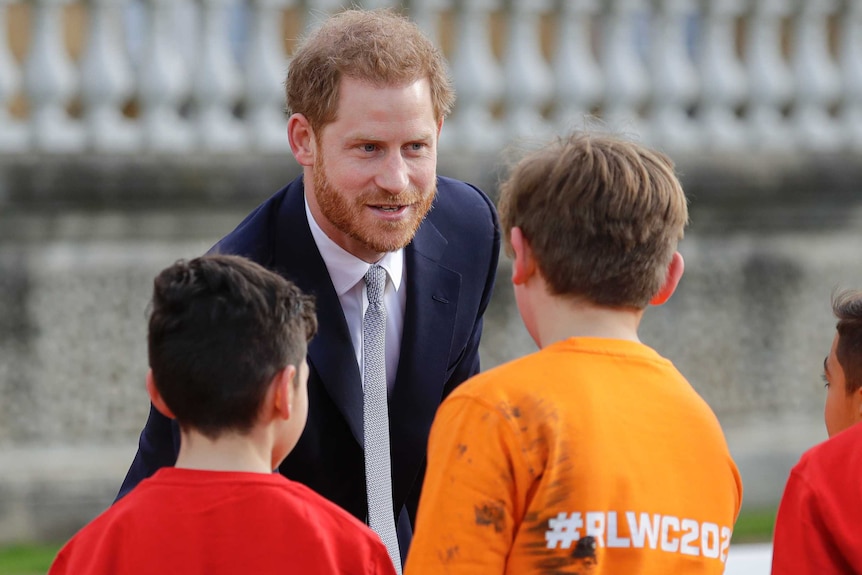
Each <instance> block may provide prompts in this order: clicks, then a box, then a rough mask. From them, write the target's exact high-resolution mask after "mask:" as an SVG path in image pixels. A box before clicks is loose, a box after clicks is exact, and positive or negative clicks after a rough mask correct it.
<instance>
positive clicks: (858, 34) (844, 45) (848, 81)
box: [841, 0, 862, 152]
mask: <svg viewBox="0 0 862 575" xmlns="http://www.w3.org/2000/svg"><path fill="white" fill-rule="evenodd" d="M841 76H842V80H843V83H844V99H843V102H842V104H841V124H842V125H843V126H844V132H845V135H844V138H845V141H846V142H847V143H848V145H849V146H850V149H852V150H854V151H857V152H862V0H847V7H846V11H845V13H844V19H843V21H842V23H841Z"/></svg>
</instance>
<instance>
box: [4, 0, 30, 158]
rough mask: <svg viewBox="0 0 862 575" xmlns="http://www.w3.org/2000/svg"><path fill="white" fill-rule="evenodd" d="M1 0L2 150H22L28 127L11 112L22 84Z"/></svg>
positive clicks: (24, 147) (25, 144)
mask: <svg viewBox="0 0 862 575" xmlns="http://www.w3.org/2000/svg"><path fill="white" fill-rule="evenodd" d="M10 2H12V0H0V152H21V151H24V150H25V149H26V148H27V127H26V125H25V124H24V123H23V122H20V121H17V120H15V119H14V118H13V117H12V115H11V114H10V113H9V107H8V105H9V102H10V101H11V100H12V98H14V97H15V94H17V92H18V89H19V87H20V84H21V74H20V72H19V70H18V64H17V63H16V62H15V59H14V58H13V57H12V54H10V52H9V42H8V40H7V38H6V5H7V4H9V3H10Z"/></svg>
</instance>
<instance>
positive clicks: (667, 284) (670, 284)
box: [649, 252, 685, 305]
mask: <svg viewBox="0 0 862 575" xmlns="http://www.w3.org/2000/svg"><path fill="white" fill-rule="evenodd" d="M683 271H685V261H684V260H683V259H682V254H680V253H679V252H673V257H672V258H671V260H670V263H669V264H668V266H667V273H666V274H665V278H664V283H663V284H662V286H661V289H660V290H658V293H657V294H655V295H654V296H653V298H652V299H651V300H650V302H649V303H650V305H661V304H663V303H665V302H666V301H667V300H669V299H670V296H672V295H673V292H674V291H676V286H678V285H679V280H680V279H681V278H682V273H683Z"/></svg>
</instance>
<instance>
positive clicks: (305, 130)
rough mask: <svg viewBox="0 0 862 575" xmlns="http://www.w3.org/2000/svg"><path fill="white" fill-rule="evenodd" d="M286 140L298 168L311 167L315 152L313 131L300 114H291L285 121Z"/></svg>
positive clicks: (315, 145) (306, 119)
mask: <svg viewBox="0 0 862 575" xmlns="http://www.w3.org/2000/svg"><path fill="white" fill-rule="evenodd" d="M287 139H288V141H289V142H290V150H291V151H292V152H293V157H294V158H296V161H297V162H299V165H300V166H313V165H314V154H315V152H316V150H317V144H316V140H315V135H314V130H312V129H311V124H310V123H309V122H308V118H306V117H305V116H304V115H302V114H293V115H292V116H291V117H290V118H288V120H287Z"/></svg>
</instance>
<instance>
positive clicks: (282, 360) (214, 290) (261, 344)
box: [148, 255, 317, 439]
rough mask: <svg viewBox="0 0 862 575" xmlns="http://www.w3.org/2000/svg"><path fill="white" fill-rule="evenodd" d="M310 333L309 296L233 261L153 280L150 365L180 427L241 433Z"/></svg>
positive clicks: (185, 264)
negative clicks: (275, 380)
mask: <svg viewBox="0 0 862 575" xmlns="http://www.w3.org/2000/svg"><path fill="white" fill-rule="evenodd" d="M316 331H317V318H316V316H315V313H314V303H313V299H312V298H311V297H310V296H307V295H304V294H303V293H302V292H301V291H300V290H299V288H297V287H296V286H295V285H294V284H292V283H291V282H289V281H288V280H286V279H284V278H283V277H281V276H279V275H278V274H275V273H273V272H270V271H268V270H266V269H264V268H263V267H261V266H260V265H258V264H256V263H254V262H251V261H249V260H247V259H245V258H241V257H238V256H228V255H207V256H203V257H199V258H195V259H193V260H190V261H183V260H180V261H178V262H177V263H175V264H174V265H172V266H170V267H168V268H166V269H165V270H163V271H162V272H161V273H160V274H159V275H158V276H156V279H155V281H154V283H153V300H152V304H151V312H150V319H149V334H148V344H149V361H150V368H151V369H152V371H153V379H154V381H155V385H156V387H157V388H158V391H159V393H160V394H161V396H162V399H163V400H164V402H165V403H166V404H167V406H168V408H170V410H171V411H172V412H173V414H174V416H176V418H177V421H178V422H179V424H180V426H181V427H182V428H184V429H185V428H194V429H195V430H197V431H199V432H200V433H202V434H204V435H206V436H207V437H210V438H211V439H216V438H218V437H219V436H220V435H221V434H222V433H223V432H226V431H232V432H238V433H245V432H247V431H248V430H250V429H251V427H252V426H253V425H254V424H255V422H256V421H257V418H258V416H259V411H260V408H261V405H262V402H263V399H264V396H265V395H266V391H267V389H268V387H269V384H270V382H271V380H272V378H273V377H274V376H275V375H276V374H277V373H278V372H279V371H280V370H282V369H284V368H285V367H286V366H288V365H295V366H297V367H298V366H299V365H300V364H301V363H302V361H303V360H304V358H305V354H306V350H307V346H308V341H309V340H310V339H311V338H312V337H313V335H314V334H315V333H316Z"/></svg>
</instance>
